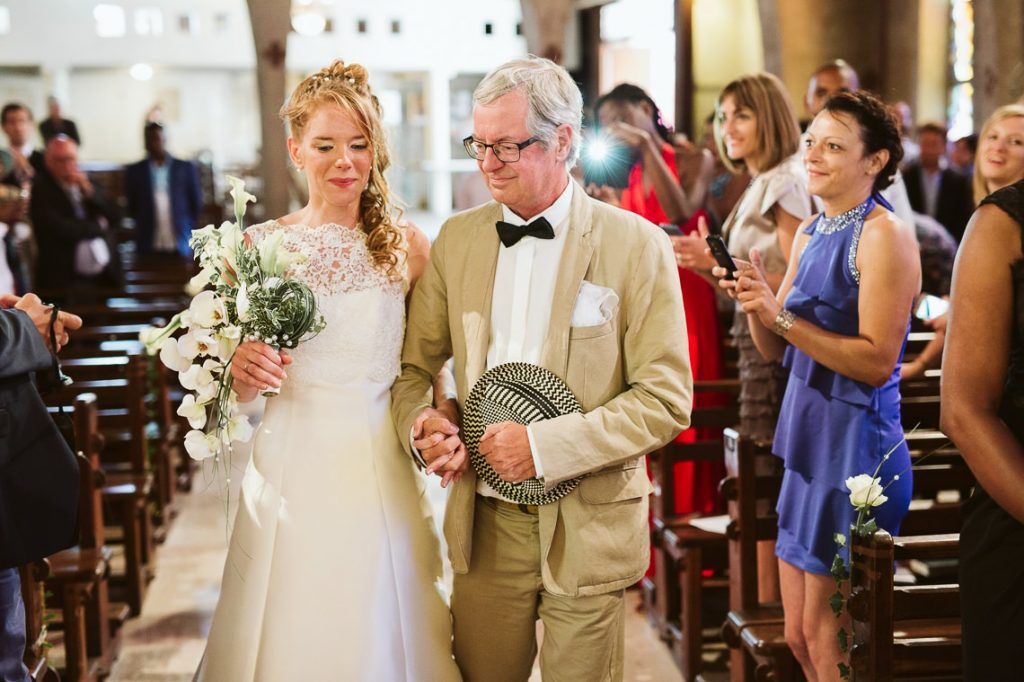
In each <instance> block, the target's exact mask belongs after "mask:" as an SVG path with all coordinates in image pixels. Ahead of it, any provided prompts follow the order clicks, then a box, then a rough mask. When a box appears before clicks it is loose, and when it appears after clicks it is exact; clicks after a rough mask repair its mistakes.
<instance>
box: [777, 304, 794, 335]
mask: <svg viewBox="0 0 1024 682" xmlns="http://www.w3.org/2000/svg"><path fill="white" fill-rule="evenodd" d="M794 322H796V315H794V314H793V313H792V312H790V311H788V310H786V309H785V308H783V309H781V310H780V311H779V314H778V315H776V316H775V333H776V334H778V335H779V336H785V335H786V332H788V331H789V330H790V328H791V327H792V326H793V323H794Z"/></svg>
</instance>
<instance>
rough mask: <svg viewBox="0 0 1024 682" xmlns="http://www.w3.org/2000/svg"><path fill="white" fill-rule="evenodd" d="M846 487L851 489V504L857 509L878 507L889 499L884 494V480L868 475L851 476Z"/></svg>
mask: <svg viewBox="0 0 1024 682" xmlns="http://www.w3.org/2000/svg"><path fill="white" fill-rule="evenodd" d="M846 487H847V488H849V489H850V504H852V505H853V506H854V507H856V508H857V509H865V508H867V507H877V506H878V505H880V504H883V503H884V502H885V501H886V500H887V499H889V498H887V497H886V496H885V495H883V494H882V480H881V479H880V478H874V477H872V476H870V475H868V474H859V475H857V476H850V477H849V478H847V479H846Z"/></svg>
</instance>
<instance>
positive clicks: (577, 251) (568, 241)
mask: <svg viewBox="0 0 1024 682" xmlns="http://www.w3.org/2000/svg"><path fill="white" fill-rule="evenodd" d="M591 201H592V199H591V198H590V197H588V196H587V193H586V192H585V191H584V190H583V188H582V187H580V186H579V184H577V185H576V186H575V187H573V192H572V207H571V209H570V210H569V224H568V226H567V229H568V230H569V233H568V234H567V235H566V236H565V247H564V249H563V251H562V259H561V261H559V267H558V279H557V280H556V281H555V292H554V296H553V297H552V301H551V319H550V321H549V322H548V333H547V337H546V338H545V339H544V346H543V348H542V349H541V366H542V367H544V368H545V369H547V370H550V371H551V372H554V373H555V374H556V375H558V376H559V377H562V378H563V379H564V378H565V375H566V372H567V369H568V365H569V330H570V327H571V323H572V311H573V308H574V307H575V306H576V296H577V295H578V294H579V290H580V284H581V283H582V282H583V278H584V277H585V276H586V274H587V269H588V268H589V267H590V259H591V257H592V256H593V255H594V243H593V240H592V239H591V228H592V225H591V221H592V218H593V215H592V213H593V212H592V210H591V206H590V202H591ZM492 279H493V278H492Z"/></svg>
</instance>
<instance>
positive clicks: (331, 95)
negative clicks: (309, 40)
mask: <svg viewBox="0 0 1024 682" xmlns="http://www.w3.org/2000/svg"><path fill="white" fill-rule="evenodd" d="M324 104H337V105H338V106H340V107H341V108H342V109H344V110H345V111H347V112H349V113H350V114H351V115H352V117H353V118H354V119H355V121H356V125H358V126H359V128H360V130H361V131H362V133H363V135H365V136H366V139H367V140H368V141H369V143H370V149H371V151H372V155H373V163H372V164H371V166H370V178H369V181H368V182H367V183H366V189H364V190H363V193H362V195H361V196H360V198H359V208H360V214H361V216H362V218H361V221H362V230H363V231H364V232H365V233H366V235H367V236H366V246H367V248H368V249H369V251H370V256H371V257H372V258H373V262H374V265H376V266H377V267H378V268H380V269H381V270H382V271H383V272H385V273H386V274H387V275H389V276H392V277H393V276H397V275H398V274H399V264H400V263H401V262H402V261H403V260H404V259H405V257H406V251H405V247H404V241H403V239H402V232H401V231H400V230H399V228H398V225H397V222H396V220H397V218H398V216H397V215H394V213H396V212H400V209H399V208H398V207H397V206H396V205H395V203H394V200H393V198H392V196H391V190H390V189H389V188H388V181H387V179H386V178H385V177H384V171H385V170H387V168H388V166H390V165H391V154H390V152H389V151H388V145H387V140H386V139H385V135H384V127H383V125H382V124H381V119H382V117H383V112H382V110H381V107H380V102H379V101H378V100H377V96H376V95H374V94H373V91H372V90H371V89H370V83H369V73H368V72H367V70H366V68H365V67H363V66H362V65H361V64H346V63H345V62H343V61H341V60H340V59H336V60H334V61H333V62H331V64H330V65H329V66H325V67H324V68H322V69H320V70H319V71H318V72H316V73H314V74H312V75H310V76H307V77H306V79H305V80H303V81H302V82H301V83H299V85H298V86H297V87H296V88H295V90H294V92H292V96H291V97H290V98H289V99H288V103H287V104H285V106H284V107H282V109H281V118H282V119H283V120H284V121H286V122H287V123H288V127H289V129H290V130H291V135H292V137H293V138H294V139H296V140H299V139H301V138H302V133H303V131H304V129H305V127H306V124H307V123H308V122H309V119H310V118H311V117H312V116H313V114H314V112H316V110H317V109H318V108H319V107H321V106H322V105H324Z"/></svg>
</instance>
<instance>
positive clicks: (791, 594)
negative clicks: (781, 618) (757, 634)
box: [779, 559, 818, 682]
mask: <svg viewBox="0 0 1024 682" xmlns="http://www.w3.org/2000/svg"><path fill="white" fill-rule="evenodd" d="M805 575H807V574H806V573H805V572H804V571H802V570H800V569H799V568H797V567H796V566H794V565H793V564H791V563H788V562H786V561H783V560H782V559H779V588H780V590H781V592H782V611H783V613H784V614H785V626H784V629H785V635H786V644H788V645H789V648H790V650H791V651H792V652H793V656H794V657H796V660H797V662H798V663H799V664H800V667H801V668H803V671H804V676H805V677H806V678H807V680H808V682H817V679H818V678H817V676H816V675H815V674H814V663H813V662H812V661H811V654H810V652H809V651H808V649H807V638H806V636H805V635H804V632H805V631H806V628H805V626H804V610H805V608H806V604H805V597H806V595H805V590H806V586H805V584H804V576H805Z"/></svg>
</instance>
